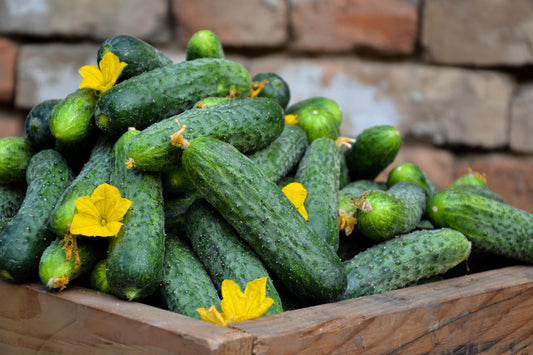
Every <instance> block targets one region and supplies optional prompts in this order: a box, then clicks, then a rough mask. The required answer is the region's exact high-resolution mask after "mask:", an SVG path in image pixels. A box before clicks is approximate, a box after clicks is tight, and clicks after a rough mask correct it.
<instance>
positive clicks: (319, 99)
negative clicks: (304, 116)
mask: <svg viewBox="0 0 533 355" xmlns="http://www.w3.org/2000/svg"><path fill="white" fill-rule="evenodd" d="M309 106H312V107H320V108H323V109H325V110H327V111H328V112H329V113H331V114H332V115H333V117H334V118H335V122H337V125H338V126H340V124H341V122H342V110H341V107H340V106H339V104H338V103H337V102H336V101H335V100H332V99H330V98H328V97H324V96H313V97H309V98H307V99H305V100H302V101H298V102H295V103H294V104H292V105H290V106H289V107H287V109H286V110H285V113H286V114H292V115H298V114H299V113H300V111H301V110H302V109H303V108H305V107H309Z"/></svg>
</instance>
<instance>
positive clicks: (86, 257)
mask: <svg viewBox="0 0 533 355" xmlns="http://www.w3.org/2000/svg"><path fill="white" fill-rule="evenodd" d="M63 245H64V244H63V240H62V238H57V239H54V240H53V241H52V242H51V243H50V244H49V245H48V246H47V247H46V249H45V250H44V251H43V253H42V255H41V258H40V259H39V278H40V279H41V282H42V283H43V284H44V285H45V286H46V287H47V288H48V289H50V290H58V291H62V290H63V289H64V288H66V287H67V285H68V284H69V283H70V282H72V281H73V280H75V279H76V278H78V277H79V276H81V275H84V274H87V273H89V272H90V271H91V270H92V269H93V267H94V265H95V264H96V263H97V262H98V261H99V260H102V258H104V257H105V250H106V249H105V244H104V245H101V243H99V241H95V240H88V239H80V240H78V241H77V245H78V253H79V257H80V261H81V263H80V265H79V266H78V267H76V261H75V260H74V257H72V258H70V259H69V260H66V253H65V250H64V249H63Z"/></svg>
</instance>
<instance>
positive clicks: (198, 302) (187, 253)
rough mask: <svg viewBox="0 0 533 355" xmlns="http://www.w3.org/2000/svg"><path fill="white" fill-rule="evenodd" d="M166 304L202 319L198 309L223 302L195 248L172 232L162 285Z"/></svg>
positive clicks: (168, 240) (167, 248)
mask: <svg viewBox="0 0 533 355" xmlns="http://www.w3.org/2000/svg"><path fill="white" fill-rule="evenodd" d="M159 293H160V294H161V299H162V302H163V306H164V307H165V308H166V309H168V310H170V311H172V312H176V313H179V314H183V315H186V316H189V317H192V318H196V319H201V317H200V314H199V313H198V311H196V309H198V308H202V307H203V308H205V309H208V308H209V307H211V306H212V305H215V306H217V307H218V306H219V305H220V297H219V295H218V291H217V289H216V287H215V285H214V284H213V281H211V278H210V276H209V274H208V273H207V270H206V269H205V268H204V265H202V262H201V261H200V259H198V256H197V255H196V254H195V253H194V251H193V249H192V248H191V247H190V246H189V245H188V244H187V243H185V242H184V241H183V240H181V239H180V238H178V237H176V236H174V235H169V236H168V237H167V238H166V242H165V257H164V267H163V276H162V279H161V287H160V288H159Z"/></svg>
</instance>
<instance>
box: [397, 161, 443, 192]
mask: <svg viewBox="0 0 533 355" xmlns="http://www.w3.org/2000/svg"><path fill="white" fill-rule="evenodd" d="M400 181H411V182H414V183H415V184H418V185H419V186H420V187H421V188H422V189H423V190H424V192H425V194H426V197H427V198H430V197H431V196H433V195H434V194H435V192H437V189H436V188H435V185H434V184H433V182H432V181H431V180H430V179H429V177H428V176H427V174H426V173H425V172H424V171H423V170H422V168H421V167H420V166H419V165H417V164H414V163H401V164H398V165H396V166H395V167H394V168H392V170H391V171H390V172H389V174H388V175H387V186H388V187H389V188H390V187H392V186H393V185H394V184H396V183H398V182H400Z"/></svg>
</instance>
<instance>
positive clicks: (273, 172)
mask: <svg viewBox="0 0 533 355" xmlns="http://www.w3.org/2000/svg"><path fill="white" fill-rule="evenodd" d="M308 146H309V141H308V139H307V135H306V134H305V132H304V131H303V129H301V128H300V127H298V126H295V125H291V124H286V125H285V127H284V128H283V131H282V132H281V134H280V135H279V136H278V137H277V138H276V139H275V140H274V141H273V142H272V143H270V144H269V145H267V146H266V147H264V148H263V149H259V150H257V151H255V152H253V153H251V154H250V155H249V157H250V159H251V160H252V161H253V162H254V163H255V164H257V166H258V167H259V168H260V169H261V171H263V173H264V174H265V175H266V176H267V177H268V178H269V179H270V180H272V181H274V182H278V181H279V180H280V179H281V178H282V177H284V176H285V175H287V174H288V173H289V172H290V171H291V170H292V169H294V168H295V167H296V166H297V165H298V162H299V161H300V160H301V159H302V157H303V156H304V154H305V151H306V150H307V147H308Z"/></svg>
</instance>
